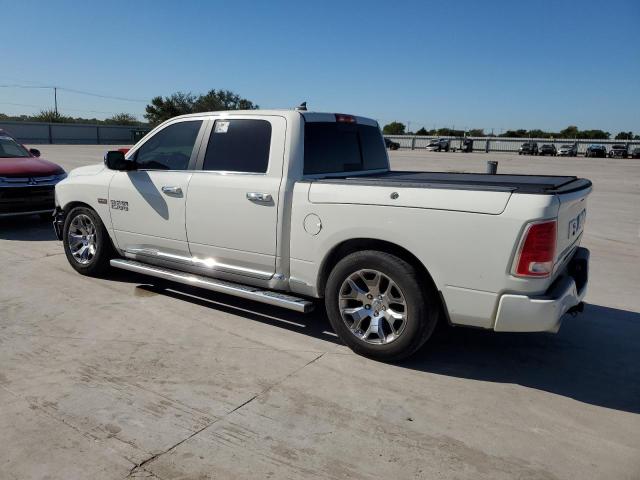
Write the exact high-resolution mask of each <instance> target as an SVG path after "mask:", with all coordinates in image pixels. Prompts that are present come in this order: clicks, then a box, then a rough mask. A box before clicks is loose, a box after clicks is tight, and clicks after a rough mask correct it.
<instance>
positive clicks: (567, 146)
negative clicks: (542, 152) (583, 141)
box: [560, 145, 573, 148]
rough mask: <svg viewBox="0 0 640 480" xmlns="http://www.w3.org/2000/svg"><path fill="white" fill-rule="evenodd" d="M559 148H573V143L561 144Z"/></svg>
mask: <svg viewBox="0 0 640 480" xmlns="http://www.w3.org/2000/svg"><path fill="white" fill-rule="evenodd" d="M560 148H573V145H562V146H561V147H560Z"/></svg>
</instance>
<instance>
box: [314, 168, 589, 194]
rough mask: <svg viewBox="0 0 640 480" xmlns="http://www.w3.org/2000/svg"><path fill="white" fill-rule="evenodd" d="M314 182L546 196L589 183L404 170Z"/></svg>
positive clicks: (560, 178) (549, 177)
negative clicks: (490, 191)
mask: <svg viewBox="0 0 640 480" xmlns="http://www.w3.org/2000/svg"><path fill="white" fill-rule="evenodd" d="M317 181H318V182H321V183H349V184H352V185H372V186H389V187H391V186H395V187H408V188H448V189H458V190H492V191H500V192H505V191H506V192H518V193H533V194H547V195H554V194H558V193H569V192H574V191H577V190H582V189H584V188H588V187H590V186H591V182H590V181H589V180H587V179H584V178H578V177H571V176H554V175H510V174H496V175H489V174H485V173H448V172H403V171H389V172H383V173H374V174H370V175H357V176H352V177H325V178H322V179H319V180H317Z"/></svg>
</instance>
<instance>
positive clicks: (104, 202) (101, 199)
mask: <svg viewBox="0 0 640 480" xmlns="http://www.w3.org/2000/svg"><path fill="white" fill-rule="evenodd" d="M98 203H102V204H103V205H106V204H107V199H106V198H99V199H98Z"/></svg>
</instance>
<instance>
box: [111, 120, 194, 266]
mask: <svg viewBox="0 0 640 480" xmlns="http://www.w3.org/2000/svg"><path fill="white" fill-rule="evenodd" d="M202 125H203V121H202V120H188V121H185V120H182V121H178V122H175V123H171V124H169V125H167V126H166V127H164V128H163V129H162V130H160V131H158V132H157V133H155V134H153V135H152V136H151V137H150V138H149V139H147V140H146V141H145V142H144V143H143V144H142V145H141V146H140V147H139V148H137V149H136V150H135V151H133V152H132V153H131V154H130V155H129V159H130V160H131V161H134V162H135V163H136V167H137V168H136V170H134V171H130V172H118V173H117V174H116V175H114V177H113V179H112V180H111V184H110V185H109V200H108V201H109V206H110V210H111V221H112V224H113V229H114V233H115V237H116V241H117V242H118V246H119V247H120V249H122V250H124V251H125V252H127V253H131V254H136V255H151V256H154V257H157V256H160V258H163V259H169V260H171V259H176V260H180V259H188V258H189V246H188V243H187V234H186V231H185V205H186V197H187V190H188V188H189V181H190V179H191V176H192V167H193V165H194V164H195V158H196V156H197V153H198V152H197V150H198V148H197V147H198V145H199V141H200V138H201V137H200V130H201V129H202Z"/></svg>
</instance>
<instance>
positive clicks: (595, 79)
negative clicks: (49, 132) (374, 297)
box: [0, 0, 640, 133]
mask: <svg viewBox="0 0 640 480" xmlns="http://www.w3.org/2000/svg"><path fill="white" fill-rule="evenodd" d="M0 7H1V10H0V11H2V17H3V22H2V24H3V25H2V28H1V29H0V45H1V47H0V51H1V52H2V53H0V65H1V68H0V84H2V85H12V84H21V85H58V86H62V87H67V88H72V89H77V90H85V91H89V92H95V93H100V94H105V95H112V96H118V97H126V98H132V99H141V100H147V99H149V98H151V97H152V96H155V95H168V94H171V93H173V92H175V91H178V90H182V91H191V92H194V93H201V92H206V91H207V90H209V89H211V88H216V89H217V88H225V89H230V90H233V91H235V92H237V93H239V94H240V95H242V96H243V97H246V98H249V99H250V100H252V101H254V102H256V103H258V104H259V105H260V106H262V107H265V108H271V107H273V108H288V107H293V106H295V105H297V104H298V103H300V102H301V101H303V100H306V101H307V102H308V103H309V105H310V107H311V108H312V109H314V110H321V111H331V112H333V111H336V112H347V113H357V114H361V115H366V116H370V117H373V118H376V119H378V120H379V121H380V122H381V123H387V122H389V121H391V120H398V121H402V122H403V123H406V122H408V121H411V125H410V126H411V129H417V128H419V127H421V126H425V127H427V128H433V127H434V126H437V127H441V126H455V127H456V128H474V127H477V128H484V129H485V130H488V131H490V130H491V129H492V128H493V129H495V131H496V133H499V131H500V130H501V129H508V128H536V127H539V128H543V129H550V130H553V129H561V128H564V127H566V126H567V125H570V124H574V125H578V126H579V127H580V128H584V129H586V128H603V129H605V130H608V131H610V132H612V133H616V132H618V131H620V130H633V131H634V132H636V133H640V1H638V0H627V1H609V2H606V3H603V2H595V1H590V0H585V1H576V2H565V1H547V2H518V1H504V2H498V1H496V2H491V1H488V2H475V1H457V2H428V1H407V2H401V1H395V2H392V1H390V0H387V1H384V2H378V1H347V0H342V1H317V2H306V1H300V0H298V1H253V2H249V1H237V0H234V1H204V0H202V1H191V0H182V1H180V2H176V1H175V0H174V1H151V0H136V1H110V2H104V1H102V2H96V1H74V2H70V1H55V2H54V1H41V2H35V1H28V0H24V1H20V2H16V1H15V0H11V1H5V0H0ZM52 97H53V95H52V93H51V92H50V91H48V90H43V89H18V88H0V112H4V113H11V114H16V113H33V112H36V111H38V110H39V109H41V108H48V107H51V106H52V103H53V98H52ZM58 100H59V109H60V111H61V113H63V114H68V115H73V116H85V117H93V116H96V117H98V118H104V117H108V116H110V113H109V112H121V111H122V112H130V113H134V114H138V115H139V116H140V118H142V117H141V116H142V113H143V112H144V105H145V103H143V102H126V101H121V100H112V99H102V98H97V97H89V96H84V95H79V94H76V93H71V92H65V91H62V92H60V93H59V96H58ZM15 104H20V105H15ZM95 112H100V113H95Z"/></svg>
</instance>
